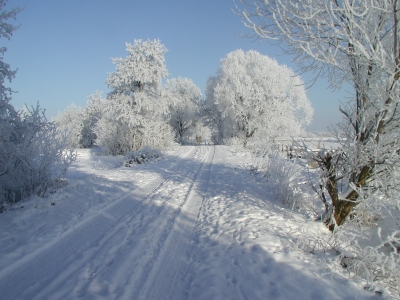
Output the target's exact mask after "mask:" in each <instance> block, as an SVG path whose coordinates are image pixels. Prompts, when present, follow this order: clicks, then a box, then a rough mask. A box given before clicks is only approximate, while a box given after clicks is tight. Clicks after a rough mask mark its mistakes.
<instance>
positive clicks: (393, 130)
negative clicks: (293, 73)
mask: <svg viewBox="0 0 400 300" xmlns="http://www.w3.org/2000/svg"><path fill="white" fill-rule="evenodd" d="M241 3H242V5H241V6H240V7H238V9H239V14H240V15H241V16H242V18H243V20H244V22H245V24H246V26H248V27H249V28H252V29H253V30H254V33H255V34H256V35H257V36H259V37H260V38H267V39H272V40H275V41H278V42H282V43H284V47H283V49H285V52H286V53H288V54H292V55H294V57H295V61H296V62H297V63H298V64H299V66H300V67H301V68H302V70H303V71H317V72H318V74H322V75H326V76H328V78H329V80H330V82H331V84H332V86H334V87H340V86H341V84H342V83H343V82H348V83H350V84H351V85H352V86H353V87H354V91H355V93H354V94H355V95H354V99H353V100H352V101H351V102H349V104H348V105H347V106H346V107H344V108H341V111H342V112H343V114H344V118H345V119H344V121H343V122H342V123H341V124H340V125H339V126H338V127H337V128H335V129H334V132H335V134H336V135H337V137H338V139H339V142H340V143H341V144H342V148H341V149H340V150H338V151H334V152H329V151H327V152H324V153H320V154H319V155H317V156H314V160H316V161H317V162H318V164H319V165H320V166H321V170H322V172H323V176H322V177H323V186H324V188H325V190H326V191H327V192H328V194H329V197H330V202H328V200H329V199H325V195H324V191H321V198H322V199H323V200H324V201H325V204H326V207H327V210H328V214H327V219H326V221H327V222H326V223H327V225H328V226H329V228H330V229H332V230H333V229H334V227H335V225H342V224H343V223H344V222H345V220H346V219H347V217H348V216H349V214H350V213H351V212H352V210H353V208H355V207H356V206H357V205H359V204H360V203H363V202H365V201H367V199H371V198H373V197H381V196H382V195H386V197H384V198H386V199H388V198H392V197H393V198H396V197H397V196H394V194H393V193H395V192H396V193H397V192H398V191H396V189H397V187H398V186H399V184H398V173H397V172H398V170H399V166H400V160H399V152H400V149H399V146H398V145H399V134H398V132H399V127H400V116H399V112H398V106H399V102H400V98H399V93H400V89H399V78H400V43H399V36H400V27H399V26H400V22H399V21H400V7H399V6H400V5H399V1H398V0H360V1H353V0H341V1H319V0H311V1H298V0H274V1H269V0H252V1H247V0H241ZM342 179H344V181H345V182H348V185H347V190H346V192H345V193H339V188H338V182H339V181H341V180H342ZM389 195H392V196H389ZM397 195H398V194H397ZM388 196H389V197H388Z"/></svg>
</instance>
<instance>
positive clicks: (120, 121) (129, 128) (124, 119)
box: [93, 95, 174, 155]
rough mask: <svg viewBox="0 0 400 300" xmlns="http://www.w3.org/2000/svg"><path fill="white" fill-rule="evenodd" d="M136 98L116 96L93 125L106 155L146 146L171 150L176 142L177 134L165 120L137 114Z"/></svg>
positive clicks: (99, 144)
mask: <svg viewBox="0 0 400 300" xmlns="http://www.w3.org/2000/svg"><path fill="white" fill-rule="evenodd" d="M132 101H133V100H132V97H131V96H128V95H113V97H112V99H110V100H107V104H106V106H105V107H104V111H103V115H102V117H101V118H100V119H99V120H98V122H97V123H96V125H95V126H94V128H93V132H94V133H95V134H96V136H97V140H96V145H97V146H99V147H101V148H102V151H103V153H104V154H106V155H123V154H125V153H127V152H129V151H137V150H139V149H141V148H143V147H145V146H149V147H153V148H158V149H162V150H164V149H167V148H169V147H170V146H172V145H173V144H174V133H173V131H172V130H171V128H170V126H169V124H167V123H166V122H164V121H163V120H162V119H161V120H157V119H152V118H150V117H149V118H146V117H145V116H143V115H142V114H139V113H137V111H136V107H135V104H133V103H132Z"/></svg>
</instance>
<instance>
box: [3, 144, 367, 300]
mask: <svg viewBox="0 0 400 300" xmlns="http://www.w3.org/2000/svg"><path fill="white" fill-rule="evenodd" d="M246 159H248V158H247V157H245V156H244V155H242V154H239V153H235V152H234V151H231V150H230V148H229V147H225V146H198V147H194V146H187V147H179V148H178V149H177V150H176V151H173V152H170V153H169V154H168V155H167V156H166V158H165V159H163V160H161V161H158V162H154V163H150V164H147V165H135V166H134V167H132V168H124V167H120V162H119V161H118V159H116V158H107V157H101V156H92V155H90V154H89V151H87V150H80V152H79V161H78V162H77V163H76V164H75V165H74V166H73V168H72V169H71V171H70V174H69V175H68V176H69V181H70V184H69V185H68V186H66V187H64V188H62V189H61V191H59V192H57V193H54V194H52V195H51V196H50V197H48V198H45V199H39V198H35V199H31V200H29V201H27V202H25V203H23V204H22V205H23V206H24V207H23V208H18V209H15V210H13V211H9V212H7V213H5V214H2V215H0V226H1V228H2V232H1V236H0V244H1V247H0V248H1V249H0V299H8V300H9V299H79V298H80V299H365V298H371V297H373V295H371V294H368V293H367V292H365V291H362V290H361V289H360V288H359V287H358V286H355V285H354V284H352V283H351V282H347V281H345V280H344V279H341V278H340V277H332V276H325V275H324V274H326V270H325V268H324V265H323V264H322V263H321V260H320V258H318V259H317V258H313V257H312V256H311V255H304V254H302V253H300V252H294V251H290V247H289V246H290V243H291V239H293V238H294V237H298V236H299V235H300V232H301V231H302V227H304V226H316V224H315V222H311V221H307V220H305V219H304V218H303V217H302V216H301V215H297V214H296V213H293V214H292V216H291V218H290V219H289V217H288V213H287V209H285V208H284V207H282V206H281V205H279V204H278V203H274V202H273V201H271V200H269V199H271V196H270V195H269V194H268V192H267V191H266V189H265V186H264V185H263V184H262V182H257V181H255V179H254V177H253V175H251V174H250V173H249V172H248V171H247V170H246V169H245V168H244V167H243V166H244V164H245V162H246ZM52 204H53V205H52Z"/></svg>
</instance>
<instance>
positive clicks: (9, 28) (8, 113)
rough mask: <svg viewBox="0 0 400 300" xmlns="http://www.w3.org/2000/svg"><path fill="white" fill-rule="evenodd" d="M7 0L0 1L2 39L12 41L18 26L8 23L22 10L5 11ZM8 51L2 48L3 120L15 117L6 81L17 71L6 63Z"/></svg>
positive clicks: (0, 94)
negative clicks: (5, 57) (5, 58)
mask: <svg viewBox="0 0 400 300" xmlns="http://www.w3.org/2000/svg"><path fill="white" fill-rule="evenodd" d="M6 3H7V0H0V11H1V14H0V38H6V39H8V40H9V39H10V38H11V36H12V34H13V32H14V31H15V30H17V29H18V26H14V25H12V24H10V23H7V22H6V21H7V20H9V19H14V20H15V19H16V15H17V14H18V13H19V12H20V11H21V8H19V7H17V8H14V9H12V10H10V11H6V10H4V7H5V5H6ZM6 51H7V48H6V47H1V48H0V113H1V117H2V118H9V117H13V115H15V113H16V112H15V109H14V107H13V106H12V105H11V104H10V100H11V94H12V90H11V88H9V87H6V86H5V81H6V80H8V81H10V82H11V80H12V79H13V78H14V77H15V74H16V72H17V71H12V70H11V67H10V65H9V64H7V63H5V62H4V60H3V58H4V53H5V52H6Z"/></svg>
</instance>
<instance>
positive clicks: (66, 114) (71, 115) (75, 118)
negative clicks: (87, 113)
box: [53, 104, 84, 148]
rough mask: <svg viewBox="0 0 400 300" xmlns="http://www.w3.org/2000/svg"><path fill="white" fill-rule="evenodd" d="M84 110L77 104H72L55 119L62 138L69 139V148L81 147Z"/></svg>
mask: <svg viewBox="0 0 400 300" xmlns="http://www.w3.org/2000/svg"><path fill="white" fill-rule="evenodd" d="M83 116H84V109H83V108H82V107H78V106H76V105H75V104H71V105H70V106H69V107H67V108H66V109H65V110H64V111H63V112H62V113H58V115H57V116H56V117H55V118H54V119H53V121H54V122H55V123H56V124H57V126H58V130H59V132H60V138H61V137H65V138H66V139H67V143H68V146H69V147H71V148H80V147H81V136H82V134H81V131H82V121H83Z"/></svg>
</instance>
